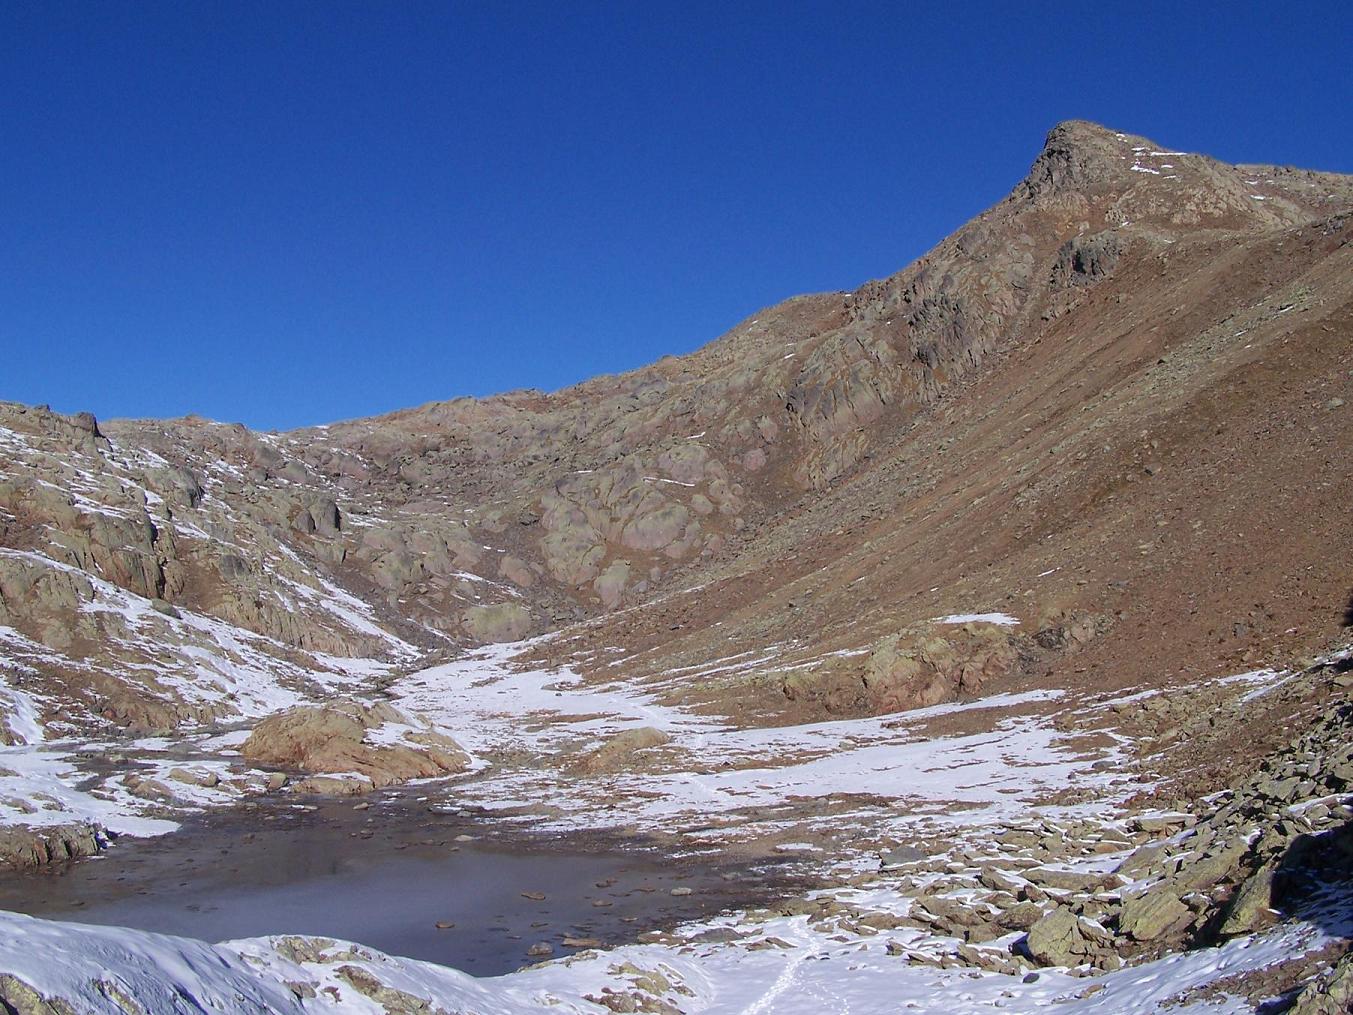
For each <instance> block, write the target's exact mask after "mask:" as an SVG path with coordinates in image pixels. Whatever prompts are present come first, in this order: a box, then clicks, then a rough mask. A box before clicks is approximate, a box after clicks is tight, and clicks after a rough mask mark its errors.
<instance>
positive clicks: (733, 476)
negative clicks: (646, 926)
mask: <svg viewBox="0 0 1353 1015" xmlns="http://www.w3.org/2000/svg"><path fill="white" fill-rule="evenodd" d="M1351 401H1353V178H1350V177H1346V176H1337V175H1332V174H1328V173H1320V172H1312V171H1306V170H1299V169H1294V168H1290V167H1276V166H1264V165H1242V166H1232V165H1226V164H1223V163H1220V162H1218V161H1215V160H1213V159H1211V158H1208V157H1206V156H1204V155H1197V154H1191V153H1187V152H1182V151H1171V150H1167V149H1166V147H1165V146H1163V145H1160V144H1157V143H1155V142H1153V141H1150V140H1148V139H1146V138H1142V137H1137V136H1134V135H1130V134H1124V133H1118V132H1115V131H1113V130H1109V129H1105V128H1103V127H1100V126H1097V125H1094V124H1090V123H1085V122H1080V121H1073V122H1068V123H1063V124H1061V125H1059V126H1057V127H1055V128H1054V129H1053V130H1052V131H1051V133H1050V134H1049V135H1048V136H1047V138H1046V141H1045V142H1044V145H1043V147H1042V150H1041V151H1039V152H1037V154H1036V157H1035V158H1034V161H1033V164H1032V166H1031V168H1030V170H1029V172H1028V175H1027V176H1026V177H1025V178H1024V179H1023V180H1021V181H1019V182H1018V183H1017V184H1016V185H1015V187H1014V189H1013V190H1012V191H1011V192H1010V194H1009V196H1007V197H1006V198H1005V199H1004V200H1003V201H1001V202H1000V203H999V204H997V205H996V206H994V207H993V208H991V209H989V210H987V211H985V212H983V213H982V214H980V215H978V216H977V217H976V218H975V219H973V220H972V221H971V222H969V223H967V224H966V225H964V226H963V227H962V228H960V229H959V230H958V231H956V232H955V233H954V234H953V235H952V236H950V237H949V238H948V239H946V240H944V241H943V242H941V243H940V244H939V245H938V246H937V247H935V249H933V250H932V251H930V252H929V253H928V254H926V255H925V256H924V257H922V258H921V259H920V260H918V261H916V262H914V263H912V264H910V265H908V266H907V267H905V268H903V269H902V270H901V271H899V272H898V273H897V274H895V275H893V276H891V277H889V278H886V279H882V280H878V281H872V282H868V283H866V284H865V285H863V286H861V287H860V288H859V289H857V290H855V291H853V292H835V293H823V294H817V295H810V296H802V297H797V298H794V299H791V300H788V301H786V302H784V303H781V304H779V305H777V306H774V307H770V308H768V309H766V310H764V311H762V312H761V313H759V314H757V315H756V316H755V317H752V318H750V319H748V320H746V321H744V322H742V323H741V324H738V325H737V326H736V327H734V328H733V329H732V330H731V331H729V332H728V333H727V334H725V335H723V336H721V337H719V338H717V339H716V340H714V341H713V342H711V343H710V344H708V345H707V346H705V347H703V348H702V349H700V350H698V351H696V352H694V353H692V354H690V355H688V356H681V357H667V358H665V359H663V360H660V361H659V362H657V363H654V364H652V365H651V366H648V367H645V368H643V369H640V370H636V371H633V372H631V373H627V374H622V375H618V376H606V377H598V378H595V379H593V380H590V381H587V382H585V383H583V384H579V385H577V386H575V387H572V388H567V389H564V390H562V391H557V392H552V393H546V392H541V391H515V392H510V393H507V394H503V395H499V396H495V397H492V398H485V399H471V398H460V399H455V400H452V401H448V402H439V403H433V404H429V405H424V406H420V407H418V408H412V409H408V410H405V411H401V412H396V413H392V414H390V415H386V416H379V417H372V418H368V419H359V420H353V421H347V422H339V423H333V424H331V425H328V426H319V427H312V428H307V429H303V430H296V431H290V432H285V433H271V432H269V433H262V432H254V431H251V430H249V429H247V428H245V427H243V426H240V425H237V424H230V423H219V422H213V421H209V420H206V419H201V418H197V417H185V418H182V419H175V420H96V419H95V418H94V417H93V416H90V415H88V414H80V415H74V416H67V415H62V414H58V413H55V412H52V411H50V410H49V409H47V408H45V407H41V406H36V407H35V406H26V405H19V404H14V403H0V744H3V745H4V746H3V747H0V823H2V826H0V863H3V864H4V865H8V866H9V867H12V868H27V867H42V866H45V867H48V868H49V869H54V867H53V865H60V864H63V863H69V862H71V859H72V858H78V857H83V856H89V855H91V854H95V853H98V852H100V851H102V850H106V849H114V850H134V849H136V848H138V847H137V844H136V841H134V840H137V839H138V838H139V837H142V836H149V835H158V834H173V833H172V831H171V830H172V829H173V828H174V827H175V825H176V824H177V823H180V822H182V821H184V820H186V819H188V818H189V817H191V816H192V815H194V814H200V813H205V812H214V811H218V810H221V809H230V808H234V809H246V808H250V807H255V806H258V805H259V803H260V801H265V800H268V799H272V798H277V799H282V800H290V801H295V802H297V803H298V804H301V805H304V804H305V801H308V800H312V799H314V798H316V797H325V796H330V797H331V796H342V797H346V798H348V799H352V798H354V797H364V796H371V795H373V794H376V793H377V791H380V790H382V789H384V788H388V787H398V786H400V785H402V784H404V783H407V782H409V781H410V780H419V783H418V786H419V791H420V792H423V791H424V790H426V797H427V798H428V799H434V798H435V800H445V801H450V802H452V803H454V805H455V806H457V807H461V808H469V809H471V810H473V811H474V812H475V813H477V814H480V815H482V816H483V817H484V819H485V820H486V821H487V822H489V823H490V824H494V825H495V826H496V827H503V828H512V829H516V830H518V831H520V832H522V833H523V834H526V833H530V834H544V835H554V836H569V835H578V834H584V833H586V834H598V833H603V832H604V833H605V834H608V835H619V836H622V837H630V838H632V839H634V840H636V841H637V840H639V839H642V841H643V843H644V844H645V845H646V846H649V847H655V846H656V847H657V848H663V849H668V850H672V851H678V852H679V851H686V852H689V851H692V850H695V851H702V850H710V851H715V852H719V853H720V854H726V853H728V852H730V851H732V852H736V853H737V854H738V855H740V856H744V857H774V858H777V859H779V860H792V861H794V862H795V863H797V864H799V865H800V868H801V870H802V871H804V872H806V873H808V874H811V876H812V877H813V878H815V879H817V882H818V887H817V888H816V889H815V890H814V891H812V892H810V893H808V894H806V895H803V896H802V897H789V898H786V899H785V900H784V901H783V902H782V903H781V904H780V905H779V907H778V908H772V909H765V908H756V909H746V910H739V911H734V912H732V913H729V914H725V915H724V916H723V917H720V918H719V919H718V920H717V921H716V922H715V923H714V924H704V925H696V926H691V925H686V926H683V927H675V928H669V929H668V930H665V931H662V932H655V933H653V934H652V935H650V936H648V939H647V940H645V941H644V942H640V943H629V944H627V945H626V946H625V948H623V949H621V950H620V951H617V952H614V953H613V952H607V951H604V950H597V948H596V947H594V946H595V945H596V944H597V942H595V941H593V940H592V939H591V938H590V937H587V936H586V935H577V934H575V935H573V936H572V937H567V938H564V939H554V940H552V941H539V942H524V943H523V945H522V953H523V955H522V961H523V962H524V961H526V957H527V956H530V957H532V958H540V957H546V956H551V955H555V954H556V953H557V952H559V951H563V950H567V949H568V948H573V949H574V950H573V951H572V952H570V953H569V955H568V957H566V958H558V959H554V960H553V961H550V962H547V963H545V964H543V965H541V966H539V967H536V968H533V969H529V970H525V971H523V972H520V973H517V974H514V976H513V977H512V978H509V979H508V980H507V981H504V982H506V983H509V984H510V986H506V987H503V988H501V989H502V990H507V991H509V992H510V995H511V1000H510V1001H508V1000H505V998H507V997H508V995H507V994H501V993H496V991H498V990H499V988H498V987H494V986H491V985H489V981H484V982H482V983H481V982H480V981H476V980H474V979H473V978H472V977H467V976H464V974H460V973H457V972H455V971H452V970H445V969H441V970H440V971H438V967H427V968H423V967H419V966H417V964H415V963H410V962H406V961H404V960H398V959H394V958H391V957H388V956H384V955H382V954H380V953H378V952H374V951H372V950H370V949H365V948H363V947H362V946H360V945H356V944H354V945H347V944H343V943H336V942H333V941H326V940H323V939H303V938H287V939H282V938H274V939H262V938H260V939H257V940H251V941H250V942H243V943H242V942H238V941H236V942H233V943H232V944H230V945H219V946H210V945H206V944H204V943H202V942H195V941H191V940H190V939H186V938H174V939H171V938H163V939H159V938H153V937H151V936H144V935H143V936H139V937H138V933H139V932H135V931H130V930H128V931H125V932H123V937H121V938H118V939H117V940H116V941H115V942H113V939H112V938H108V937H107V935H104V936H103V937H99V936H97V935H95V936H94V937H88V939H87V940H86V938H82V937H80V935H79V934H71V933H68V932H67V931H65V930H63V929H62V928H61V926H60V925H57V924H47V923H44V922H42V921H36V920H29V919H28V918H25V917H18V916H13V917H6V918H7V919H8V920H9V922H10V924H11V926H8V927H7V931H8V933H9V938H10V940H11V944H9V945H0V972H3V973H4V975H3V976H2V977H0V1006H3V1007H5V1008H6V1010H12V1011H24V1012H29V1011H32V1012H39V1011H41V1012H48V1011H50V1012H66V1011H86V1010H90V1011H99V1010H114V1009H112V1008H110V1007H109V1006H110V1005H112V1004H116V1005H118V1006H119V1008H118V1009H117V1010H122V1011H128V1012H138V1011H139V1012H153V1011H161V1010H170V1009H167V1008H163V1007H159V1005H160V1004H161V1003H162V1002H163V998H164V997H168V996H170V994H172V993H173V992H174V991H177V992H178V996H180V997H182V996H185V995H186V996H194V997H197V998H198V999H199V1001H200V1003H201V1004H202V1005H206V1006H207V1007H210V1004H209V1003H208V1001H206V1000H202V999H205V998H209V997H214V996H216V995H215V994H214V993H213V992H217V993H220V994H221V996H222V997H228V996H230V993H231V992H232V991H233V992H234V996H235V997H236V998H237V1000H233V1001H229V1002H228V1003H227V1005H226V1009H225V1010H250V1011H284V1010H295V1011H302V1010H304V1011H318V1010H328V1008H326V1007H324V1006H326V1005H332V1006H333V1007H334V1009H335V1010H385V1011H391V1012H403V1011H449V1010H458V1011H480V1012H490V1011H504V1010H522V1011H525V1010H535V1008H536V1007H540V1008H541V1009H542V1010H544V1009H545V1008H550V1009H552V1010H555V1011H577V1012H598V1011H605V1010H609V1011H615V1012H621V1011H651V1012H687V1011H689V1012H704V1011H710V1012H713V1011H723V1010H743V1008H740V1007H736V1005H735V1001H734V1000H730V999H732V998H735V997H736V998H740V999H741V1000H737V1001H736V1004H742V1005H744V1006H745V1010H747V1011H771V1010H778V1009H777V1008H776V1007H775V1004H776V1003H777V1000H776V999H777V998H779V997H781V995H783V994H784V993H785V991H786V990H790V989H792V990H798V991H806V992H808V993H809V994H812V992H813V991H817V994H816V995H815V996H817V997H818V998H819V1000H820V1004H819V1006H818V1007H817V1008H816V1009H814V1010H821V1011H835V1010H841V1011H845V1010H873V1009H868V1008H867V1005H864V1004H857V1006H856V1007H855V1008H850V1005H849V997H850V995H849V989H848V987H849V983H851V982H856V983H858V984H860V986H859V989H860V990H862V991H864V994H861V995H859V997H874V996H875V995H874V994H871V993H869V992H870V991H872V990H874V989H875V986H874V984H875V979H876V978H878V979H879V982H885V981H889V978H891V980H890V981H889V982H893V983H895V984H896V983H899V982H902V983H908V984H910V983H922V982H933V983H941V984H943V985H944V986H943V987H931V988H930V989H931V990H932V994H933V991H934V990H940V989H943V990H947V991H949V992H950V995H949V996H958V997H959V998H960V1000H959V1001H958V1002H955V1005H956V1007H957V1008H958V1009H960V1010H963V1011H967V1010H970V1009H971V1010H978V1009H979V1008H983V1007H984V1006H986V1007H991V1006H995V1007H1007V1008H1012V1009H1015V1010H1031V1009H1032V1008H1033V1007H1038V1006H1041V1005H1043V1004H1051V1003H1053V1002H1054V1001H1060V1002H1063V1003H1064V1004H1066V1005H1069V1006H1070V1007H1069V1008H1068V1009H1067V1010H1079V1009H1081V1008H1083V1009H1084V1010H1087V1011H1088V1010H1104V1011H1138V1010H1152V1006H1153V1005H1156V1004H1159V1005H1166V1004H1167V1003H1168V1004H1170V1005H1175V1006H1178V1007H1181V1008H1185V1009H1186V1008H1188V1007H1190V1006H1192V1005H1198V1006H1200V1007H1206V1006H1212V1007H1208V1010H1209V1011H1212V1010H1216V1008H1215V1006H1216V1005H1218V1004H1226V1005H1231V1006H1232V1007H1230V1008H1226V1009H1225V1010H1250V1009H1251V1008H1252V1007H1261V1006H1266V1007H1262V1010H1266V1011H1276V1010H1279V1008H1278V1007H1274V1005H1287V1006H1290V1007H1291V1008H1292V1010H1294V1011H1303V1012H1333V1011H1344V1010H1348V1007H1347V1006H1348V1004H1349V1003H1350V1001H1349V999H1350V998H1353V971H1351V969H1350V966H1349V960H1348V959H1347V958H1344V955H1345V953H1346V952H1347V944H1348V940H1349V936H1350V934H1353V893H1350V889H1349V885H1348V877H1349V871H1350V866H1349V864H1350V861H1349V857H1350V856H1353V838H1350V836H1351V835H1353V833H1351V832H1350V831H1349V829H1350V825H1349V820H1350V817H1353V808H1351V807H1350V805H1351V804H1353V734H1350V729H1351V727H1350V720H1349V715H1350V709H1353V702H1350V699H1349V687H1350V686H1353V675H1350V673H1349V665H1350V651H1351V646H1353V628H1351V627H1350V625H1353V570H1351V569H1350V561H1353V511H1350V505H1353V469H1351V468H1350V467H1349V463H1350V462H1353V406H1350V404H1349V403H1350V402H1351ZM359 806H361V805H360V804H359ZM377 806H379V803H378V804H377ZM431 806H435V803H434V804H432V805H431ZM880 858H881V859H880ZM11 876H15V877H17V876H19V874H18V872H17V870H16V871H12V872H11ZM674 891H675V890H674ZM87 930H88V929H82V930H81V931H80V934H85V933H86V931H87ZM89 933H93V932H92V931H89ZM62 934H65V935H66V936H65V937H64V938H61V937H60V935H62ZM52 935H55V936H52ZM56 940H61V941H62V942H63V944H62V946H61V948H60V949H59V953H60V955H61V958H60V959H59V960H58V961H56V962H55V965H54V966H50V967H47V968H43V969H36V968H34V967H33V965H32V963H31V961H29V960H27V959H25V958H24V954H25V952H24V949H26V948H27V949H31V948H44V947H51V946H52V945H51V942H53V941H56ZM565 941H583V942H584V943H585V944H586V945H587V947H586V948H583V947H576V948H575V947H574V946H569V945H565V943H564V942H565ZM110 942H111V943H110ZM528 945H529V946H530V947H531V948H533V949H534V950H529V951H528V950H527V946H528ZM166 951H168V952H172V953H173V954H174V956H175V958H174V961H173V962H172V963H169V964H166V963H167V961H168V960H167V959H166V956H165V953H166ZM91 956H98V957H99V958H98V962H97V963H95V964H94V965H91V964H90V963H91V962H93V959H91ZM829 958H830V959H835V960H838V961H833V962H827V961H811V962H810V961H808V960H809V959H812V960H827V959H829ZM772 960H773V961H772ZM204 963H207V964H210V963H214V964H215V965H214V966H213V967H212V968H214V969H217V970H218V971H217V972H215V973H208V972H206V971H204V970H205V969H206V966H205V965H204ZM846 963H852V965H851V966H850V968H851V969H854V970H856V971H857V972H856V973H851V974H849V975H847V974H841V975H843V976H846V979H837V980H832V979H831V978H830V977H828V976H827V972H828V970H827V969H826V968H825V967H828V966H833V967H836V966H845V965H846ZM100 964H101V965H100ZM87 967H88V968H87ZM415 967H417V968H415ZM100 970H102V971H100ZM900 970H901V971H907V970H909V971H911V972H910V973H906V974H905V975H907V976H912V977H913V979H903V980H898V979H897V977H900V976H904V973H902V972H899V971H900ZM1164 970H1173V971H1174V972H1173V973H1171V974H1170V975H1168V976H1167V975H1165V974H1164V973H1163V972H1162V971H1164ZM917 976H919V977H921V979H919V980H918V979H914V977H917ZM174 977H179V978H180V979H178V980H174V979H173V978H174ZM213 977H216V979H213ZM785 977H788V979H784V978H785ZM850 977H854V978H855V979H854V981H852V980H851V979H850ZM494 982H496V981H494ZM1148 984H1155V985H1154V986H1148ZM734 985H736V987H735V986H734ZM752 986H755V987H756V989H755V990H752V992H751V993H745V992H746V991H748V990H751V988H752ZM1166 986H1168V988H1169V989H1168V990H1165V989H1164V987H1166ZM909 989H911V988H910V987H906V988H905V989H904V992H905V990H909ZM918 989H919V988H918ZM739 990H741V991H743V992H744V993H738V991H739ZM960 990H961V991H964V992H967V993H957V992H959V991H960ZM730 991H731V993H730ZM777 991H778V993H777ZM1153 991H1155V992H1156V993H1152V992H1153ZM166 992H169V993H166ZM879 996H881V995H879ZM908 996H910V995H908ZM918 996H920V995H918ZM962 998H967V1000H962ZM157 999H158V1000H157ZM1021 999H1023V1000H1021ZM838 1001H839V1002H841V1003H840V1004H838ZM857 1001H858V997H857ZM842 1004H844V1005H845V1007H842V1006H841V1005H842ZM362 1005H365V1006H366V1007H361V1006H362ZM505 1005H506V1007H504V1006H505ZM964 1005H968V1007H963V1006H964ZM1134 1005H1135V1006H1134ZM1141 1005H1146V1007H1141ZM373 1006H374V1007H373ZM721 1006H723V1007H721ZM1095 1006H1099V1007H1095ZM173 1010H179V1009H177V1008H175V1009H173ZM185 1010H186V1009H185ZM191 1010H201V1009H200V1008H198V1009H191ZM786 1010H788V1009H786ZM796 1010H797V1009H796Z"/></svg>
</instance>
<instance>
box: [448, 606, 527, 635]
mask: <svg viewBox="0 0 1353 1015" xmlns="http://www.w3.org/2000/svg"><path fill="white" fill-rule="evenodd" d="M461 623H462V624H464V626H465V631H466V633H468V634H469V635H470V637H472V638H474V639H476V640H477V641H481V642H486V643H493V642H502V641H520V640H521V639H523V638H525V637H527V636H528V635H532V634H534V633H535V632H536V631H538V630H539V629H540V621H539V620H538V619H537V618H536V616H535V614H533V613H532V612H531V611H530V610H528V609H527V608H526V607H525V606H523V605H522V604H521V603H494V604H492V605H491V606H471V607H470V608H469V609H467V610H465V611H464V612H463V613H462V614H461Z"/></svg>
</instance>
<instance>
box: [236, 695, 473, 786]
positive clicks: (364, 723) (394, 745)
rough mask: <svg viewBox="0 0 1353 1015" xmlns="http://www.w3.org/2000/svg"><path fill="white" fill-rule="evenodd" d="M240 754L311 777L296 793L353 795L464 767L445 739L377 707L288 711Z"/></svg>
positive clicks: (262, 727) (264, 725) (261, 728)
mask: <svg viewBox="0 0 1353 1015" xmlns="http://www.w3.org/2000/svg"><path fill="white" fill-rule="evenodd" d="M241 751H242V753H243V754H244V756H245V757H246V758H248V759H249V760H250V761H255V762H259V763H262V764H267V765H277V766H279V767H287V768H295V769H300V770H301V771H303V772H308V773H310V774H311V775H313V776H315V777H316V778H313V779H310V780H305V781H302V782H299V783H296V784H295V785H294V786H293V789H295V790H297V791H299V792H305V791H307V790H309V791H315V792H358V793H359V792H365V791H367V790H370V789H373V788H374V789H378V788H380V787H382V786H388V785H390V784H392V783H397V782H405V781H407V780H409V779H423V778H428V777H430V776H437V775H447V774H450V773H453V772H460V771H463V770H464V769H466V768H467V767H469V764H470V758H469V756H468V755H467V754H466V753H465V752H464V751H463V750H461V748H460V746H459V745H458V744H456V742H455V741H454V740H452V739H451V738H450V737H447V736H445V735H443V734H440V733H437V732H436V731H434V730H433V729H432V728H431V727H430V726H428V725H427V724H426V723H421V722H417V721H415V720H413V719H411V718H410V717H409V716H407V715H405V714H404V713H403V712H400V711H399V710H398V709H396V708H394V707H392V706H390V705H387V704H383V703H378V704H374V705H360V704H357V703H351V702H350V703H343V704H336V705H329V706H324V707H312V706H303V707H300V708H293V709H289V710H287V711H285V712H282V713H280V714H278V715H275V716H270V717H269V718H267V719H265V720H263V721H262V722H261V723H259V724H258V725H257V726H255V727H254V730H253V732H252V733H250V734H249V739H247V740H246V741H245V742H244V746H243V747H242V748H241ZM325 776H342V777H343V778H341V779H338V778H324V777H325Z"/></svg>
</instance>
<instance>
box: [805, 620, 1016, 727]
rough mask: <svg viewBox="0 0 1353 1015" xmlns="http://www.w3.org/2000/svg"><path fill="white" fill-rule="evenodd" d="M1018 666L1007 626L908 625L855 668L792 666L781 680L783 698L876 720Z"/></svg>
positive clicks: (963, 693)
mask: <svg viewBox="0 0 1353 1015" xmlns="http://www.w3.org/2000/svg"><path fill="white" fill-rule="evenodd" d="M1018 663H1019V651H1018V648H1017V639H1016V637H1015V636H1014V635H1012V634H1010V632H1009V629H1008V628H1005V627H1001V626H998V625H996V624H988V623H969V624H963V625H959V626H955V627H946V628H943V629H936V628H934V627H932V626H930V625H925V626H922V627H917V628H908V629H905V630H903V631H900V632H898V633H896V634H891V635H887V636H885V637H884V638H881V639H880V640H879V641H877V642H875V643H874V644H873V646H872V647H871V649H870V651H869V653H868V655H867V656H865V657H864V662H863V666H861V665H860V664H859V663H857V662H854V661H852V660H840V661H833V662H831V663H830V664H828V665H823V666H819V667H816V668H812V669H797V670H794V671H793V672H791V673H788V674H786V675H785V676H784V677H783V678H782V679H781V688H782V691H783V693H784V695H785V697H787V698H788V699H789V700H790V701H793V702H796V703H799V704H800V705H807V706H811V707H814V708H821V709H822V710H824V711H826V712H828V713H830V714H851V713H855V714H867V715H878V714H881V713H887V712H900V711H902V710H904V709H909V708H925V707H928V706H930V705H937V704H939V703H940V702H944V701H952V700H953V699H955V698H960V697H967V696H971V695H975V694H978V693H979V692H980V691H981V690H982V688H983V687H984V686H986V685H987V684H988V683H989V682H991V681H994V680H996V679H999V678H1000V677H1003V676H1005V675H1007V674H1009V673H1010V672H1011V671H1012V670H1014V668H1015V667H1016V666H1017V665H1018Z"/></svg>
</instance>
